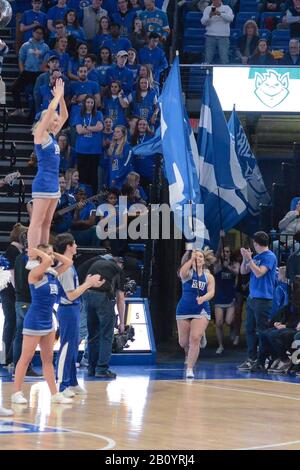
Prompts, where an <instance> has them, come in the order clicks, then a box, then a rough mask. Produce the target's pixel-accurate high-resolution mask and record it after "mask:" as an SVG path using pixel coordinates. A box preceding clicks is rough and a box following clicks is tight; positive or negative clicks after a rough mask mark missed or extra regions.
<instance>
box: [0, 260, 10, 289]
mask: <svg viewBox="0 0 300 470" xmlns="http://www.w3.org/2000/svg"><path fill="white" fill-rule="evenodd" d="M9 268H10V264H9V261H8V259H7V258H5V256H4V255H1V256H0V291H1V290H3V289H5V287H7V285H8V284H9V283H10V279H11V274H10V271H9Z"/></svg>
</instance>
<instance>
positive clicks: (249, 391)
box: [174, 379, 300, 401]
mask: <svg viewBox="0 0 300 470" xmlns="http://www.w3.org/2000/svg"><path fill="white" fill-rule="evenodd" d="M224 380H226V379H224ZM249 380H251V379H249ZM253 380H256V379H253ZM174 382H176V383H179V384H184V383H185V381H175V380H174ZM194 383H195V384H197V385H200V386H201V387H203V388H204V387H206V388H215V389H217V390H229V391H231V392H239V393H250V394H252V395H262V396H267V397H273V398H284V399H285V400H294V401H300V397H299V398H297V397H290V396H288V395H278V394H277V393H268V392H256V391H254V390H242V389H240V388H233V387H221V386H219V385H208V384H203V383H202V382H201V380H196V381H194ZM280 383H281V382H280Z"/></svg>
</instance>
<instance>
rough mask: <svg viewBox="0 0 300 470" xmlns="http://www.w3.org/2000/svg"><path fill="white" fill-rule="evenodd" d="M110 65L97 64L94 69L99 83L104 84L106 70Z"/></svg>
mask: <svg viewBox="0 0 300 470" xmlns="http://www.w3.org/2000/svg"><path fill="white" fill-rule="evenodd" d="M109 67H111V65H106V64H105V65H98V66H97V68H96V70H97V72H98V76H99V85H101V86H103V87H104V86H106V72H107V70H108V69H109Z"/></svg>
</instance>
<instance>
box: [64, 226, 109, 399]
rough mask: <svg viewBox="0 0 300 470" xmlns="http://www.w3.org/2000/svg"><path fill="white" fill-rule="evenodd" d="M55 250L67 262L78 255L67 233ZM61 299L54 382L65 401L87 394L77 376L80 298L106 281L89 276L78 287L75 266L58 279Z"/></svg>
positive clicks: (71, 237) (98, 277)
mask: <svg viewBox="0 0 300 470" xmlns="http://www.w3.org/2000/svg"><path fill="white" fill-rule="evenodd" d="M55 249H56V251H57V252H58V253H60V254H63V255H64V256H65V257H67V258H68V259H69V260H71V261H72V260H73V257H74V256H75V255H76V252H77V245H76V243H75V240H74V238H73V236H72V235H71V234H70V233H62V234H60V235H58V236H57V237H56V239H55ZM59 282H60V283H61V285H62V288H63V291H64V295H62V296H61V298H60V303H59V307H58V310H57V318H58V322H59V336H60V349H59V353H58V359H57V374H56V375H57V379H58V386H59V391H60V392H63V394H64V396H65V397H67V398H72V397H74V396H75V395H85V394H86V391H85V389H84V388H82V387H80V385H79V384H78V381H77V374H76V359H77V354H78V345H79V326H80V303H81V302H80V296H81V295H82V294H83V293H84V292H85V291H86V290H87V289H89V288H90V287H94V288H99V287H101V286H102V285H103V284H104V282H105V279H103V280H101V279H100V276H99V274H95V275H94V276H88V277H87V278H86V280H85V282H84V283H83V284H81V285H79V281H78V276H77V273H76V270H75V268H74V266H70V267H69V269H67V270H66V271H65V272H64V273H62V274H61V275H60V276H59Z"/></svg>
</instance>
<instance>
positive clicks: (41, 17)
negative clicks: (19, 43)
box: [20, 10, 47, 42]
mask: <svg viewBox="0 0 300 470" xmlns="http://www.w3.org/2000/svg"><path fill="white" fill-rule="evenodd" d="M34 21H38V22H39V23H40V25H41V26H42V27H43V28H46V26H47V15H46V14H45V13H43V12H42V11H40V12H35V11H33V10H27V11H24V13H23V16H22V19H21V21H20V23H22V24H23V25H25V26H29V25H31V24H33V22H34ZM32 32H33V28H32V29H29V30H28V31H25V33H23V41H24V42H26V41H29V39H30V38H31V37H32Z"/></svg>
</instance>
